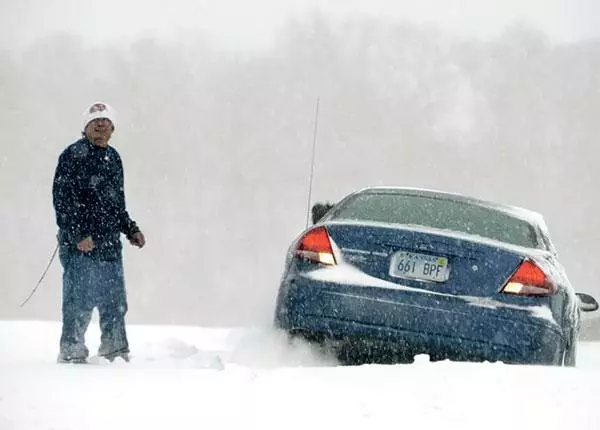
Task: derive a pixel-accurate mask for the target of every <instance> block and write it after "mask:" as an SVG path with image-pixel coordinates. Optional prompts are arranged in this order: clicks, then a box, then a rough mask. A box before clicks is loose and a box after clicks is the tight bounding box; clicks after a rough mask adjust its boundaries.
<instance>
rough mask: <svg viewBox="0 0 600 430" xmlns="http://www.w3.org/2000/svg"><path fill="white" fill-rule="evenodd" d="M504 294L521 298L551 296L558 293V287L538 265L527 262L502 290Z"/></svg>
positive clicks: (524, 262) (523, 263)
mask: <svg viewBox="0 0 600 430" xmlns="http://www.w3.org/2000/svg"><path fill="white" fill-rule="evenodd" d="M502 292H503V293H507V294H516V295H519V296H550V295H552V294H554V293H555V292H556V286H555V285H554V284H553V283H552V282H551V281H550V280H549V279H548V277H547V276H546V274H545V273H544V271H543V270H542V269H540V267H539V266H538V265H537V264H535V263H534V262H533V261H531V260H525V261H523V262H522V263H521V265H520V266H519V267H518V268H517V270H516V271H515V273H513V275H512V276H511V277H510V279H509V280H508V282H507V283H506V285H505V286H504V287H503V288H502Z"/></svg>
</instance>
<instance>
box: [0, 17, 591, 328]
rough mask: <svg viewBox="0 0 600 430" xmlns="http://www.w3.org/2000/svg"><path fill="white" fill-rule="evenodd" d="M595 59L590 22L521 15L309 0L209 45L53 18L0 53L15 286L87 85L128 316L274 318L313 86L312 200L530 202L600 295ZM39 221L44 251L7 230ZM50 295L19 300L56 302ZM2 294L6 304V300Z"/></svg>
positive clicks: (307, 141) (1, 132)
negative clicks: (108, 160) (82, 32)
mask: <svg viewBox="0 0 600 430" xmlns="http://www.w3.org/2000/svg"><path fill="white" fill-rule="evenodd" d="M599 70H600V41H598V40H589V41H584V42H579V43H577V44H571V45H556V44H553V43H552V42H551V41H550V40H549V39H548V38H547V37H546V35H545V34H543V33H541V32H539V31H537V30H535V29H533V28H529V27H525V26H521V25H515V26H513V27H511V28H508V29H506V31H505V32H504V33H503V34H502V35H500V36H498V37H497V38H495V39H490V40H476V39H464V38H457V37H455V36H453V35H451V34H448V33H445V32H443V31H441V30H437V29H435V28H430V27H422V26H416V25H413V24H410V23H403V22H392V21H385V20H384V19H382V18H379V19H375V18H356V19H353V20H348V21H344V22H340V23H334V22H332V21H329V20H328V19H327V18H326V17H324V16H322V15H312V16H310V17H305V18H303V19H297V20H295V21H293V22H290V23H289V24H288V25H287V26H286V27H285V28H284V29H283V30H282V31H281V33H280V34H279V35H278V37H277V38H276V40H275V41H274V42H273V45H272V46H271V47H270V48H269V49H266V50H260V51H258V50H257V51H247V52H236V51H220V50H217V49H216V48H214V46H212V45H211V44H210V43H209V42H208V41H207V40H204V39H203V38H202V37H201V36H198V37H196V38H194V37H191V36H186V37H185V38H184V37H182V38H181V40H178V41H177V42H174V41H166V40H160V39H142V40H138V41H136V42H135V43H132V44H125V43H124V44H121V45H114V46H110V45H105V46H94V47H90V46H86V45H85V44H84V43H83V42H82V41H80V40H78V39H77V38H75V37H73V36H70V35H67V34H55V35H52V36H49V37H46V38H44V39H42V40H39V41H38V42H37V43H36V44H34V45H32V46H30V47H29V48H28V49H27V51H25V52H20V53H19V54H18V55H15V54H13V53H8V52H4V53H1V52H0V136H1V144H0V148H1V150H0V151H1V152H0V184H1V187H0V199H1V202H2V213H1V215H0V216H1V218H0V221H1V222H2V224H3V226H4V227H3V228H4V230H3V231H2V232H3V236H4V237H5V238H6V240H5V241H4V243H3V245H2V247H1V248H0V249H2V251H3V254H4V258H5V261H8V262H12V263H11V264H8V263H7V268H9V267H10V268H9V269H7V270H5V272H4V275H3V276H4V281H5V282H4V283H5V284H6V285H8V286H9V289H8V290H9V298H12V299H13V302H14V301H15V300H17V299H18V298H19V297H21V296H23V295H24V294H23V293H24V291H26V290H27V288H29V285H30V284H32V281H33V280H37V276H38V273H37V272H39V270H38V268H39V269H41V266H42V265H43V263H44V262H45V258H46V254H47V252H48V251H47V248H49V247H52V246H53V243H52V240H53V234H54V229H55V227H54V219H53V212H52V208H51V197H50V187H51V180H52V174H53V169H54V167H55V163H56V158H57V156H58V154H59V152H60V151H61V150H62V149H63V148H64V147H65V146H66V145H68V144H69V143H71V142H72V141H74V140H75V139H77V137H78V136H79V132H80V130H81V124H80V122H79V118H78V115H79V113H80V112H82V111H83V109H85V107H86V106H87V105H89V104H90V103H91V102H93V101H95V100H97V99H101V100H104V101H107V102H108V103H110V104H112V105H114V106H115V107H116V108H117V110H118V111H119V113H120V117H119V118H120V122H119V124H118V126H117V132H116V133H115V136H114V139H113V143H114V145H115V146H116V147H117V148H118V149H119V151H120V152H121V155H122V156H123V158H124V162H125V172H126V186H127V188H128V190H127V192H128V204H129V207H130V211H131V213H132V215H133V216H134V218H136V219H137V220H138V221H139V222H140V224H141V225H142V227H145V229H146V230H147V235H148V236H149V245H150V246H149V247H148V251H145V252H146V255H145V256H144V257H141V256H140V257H138V256H136V257H135V259H133V261H132V262H131V263H130V264H129V266H128V270H129V271H130V274H129V275H128V277H129V278H130V284H132V287H131V288H130V301H132V304H131V315H132V318H133V319H134V320H137V321H145V322H148V321H150V322H178V323H215V324H229V323H246V322H265V321H267V322H268V321H269V320H270V317H271V315H270V312H271V305H272V302H273V300H274V295H275V292H276V289H277V282H278V280H279V275H280V273H281V269H282V264H283V258H284V254H285V251H286V248H287V246H288V244H289V242H290V241H291V240H292V239H293V238H294V236H295V235H296V234H297V233H298V232H299V231H300V230H301V229H302V228H303V227H304V224H305V219H306V213H307V208H306V196H307V192H308V175H309V170H310V155H311V147H312V136H313V126H314V124H313V121H314V111H315V104H316V100H317V98H318V99H319V100H320V114H319V129H318V141H317V153H316V165H315V178H314V180H315V182H314V192H313V196H314V198H315V199H317V200H318V199H320V200H335V199H338V198H340V197H341V196H343V195H344V194H346V193H347V192H349V191H351V190H353V189H355V188H360V187H363V186H366V185H377V184H386V185H409V186H417V187H428V188H437V189H443V190H448V191H455V192H462V193H467V194H472V195H475V196H478V197H482V198H488V199H494V200H498V201H501V202H505V203H512V204H517V205H521V206H524V207H527V208H530V209H534V210H538V211H540V212H541V213H543V214H544V215H545V217H546V220H547V222H548V224H549V227H550V230H551V233H552V234H553V235H554V238H555V242H556V245H557V247H558V250H559V253H560V255H561V256H562V258H563V260H564V261H565V264H566V266H567V270H568V273H569V274H570V275H571V279H572V281H573V282H574V284H575V285H576V286H577V287H579V288H580V289H581V290H584V291H589V292H592V293H596V294H597V295H600V287H599V286H597V285H596V284H595V283H594V282H595V273H594V272H593V270H591V268H592V267H594V261H595V258H596V255H597V253H596V242H597V241H598V239H600V237H599V229H598V227H599V225H600V224H599V222H598V220H597V217H596V213H597V211H598V209H600V207H599V206H600V205H599V204H598V201H597V198H596V195H595V193H594V192H593V190H594V189H595V186H594V184H595V183H596V181H598V180H599V179H600V173H598V170H596V154H597V150H596V140H597V139H596V136H598V135H599V134H600V121H598V114H599V113H600V92H599V91H600V73H598V71H599ZM15 226H17V228H16V229H15V228H14V227H15ZM39 237H43V238H44V241H45V242H44V243H47V244H49V245H48V246H47V247H45V248H44V247H42V249H40V250H39V251H37V250H36V251H32V250H31V249H30V248H28V247H26V246H25V245H15V244H22V243H30V241H31V240H35V239H36V238H39ZM23 255H28V256H29V257H28V258H24V257H23ZM150 261H151V263H150ZM23 273H30V275H28V276H25V277H24V276H23V275H22V274H23ZM24 281H26V282H24ZM52 282H54V283H55V284H56V285H58V284H59V279H58V278H57V277H56V276H55V279H54V280H53V281H52ZM56 293H57V289H56V288H55V289H54V290H51V291H49V292H46V293H44V294H46V296H42V297H44V298H41V299H39V300H40V304H39V305H37V307H36V305H33V307H32V309H31V310H30V311H28V312H29V313H30V314H32V315H33V314H35V315H52V316H55V315H58V309H59V308H58V306H55V303H56V302H57V300H58V294H56ZM166 296H168V300H169V303H170V305H169V308H165V297H166ZM12 304H13V305H14V303H12ZM49 304H52V306H49ZM5 306H6V307H5V308H3V307H2V306H1V305H0V316H1V315H3V314H4V315H9V316H14V315H15V314H16V313H15V312H14V311H13V310H10V309H9V306H8V305H5ZM11 306H12V305H11ZM21 315H22V314H21Z"/></svg>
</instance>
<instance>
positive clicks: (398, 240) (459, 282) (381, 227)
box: [274, 187, 598, 366]
mask: <svg viewBox="0 0 600 430" xmlns="http://www.w3.org/2000/svg"><path fill="white" fill-rule="evenodd" d="M319 208H321V209H322V208H325V210H326V213H325V214H324V215H323V216H322V217H320V215H319V214H317V212H318V210H314V211H313V216H314V217H315V218H314V219H313V222H314V224H313V225H312V226H311V227H309V228H308V229H306V230H305V231H303V232H302V233H301V234H300V235H299V236H298V238H297V239H295V240H294V241H293V243H292V245H291V246H290V248H289V250H288V254H287V258H286V263H285V268H284V273H283V276H282V280H281V285H280V288H279V291H278V295H277V302H276V309H275V318H274V323H275V326H276V328H277V329H280V330H283V331H285V332H287V333H288V334H289V335H290V337H302V338H303V339H306V340H308V341H310V342H313V343H317V344H319V345H323V346H324V347H326V348H328V349H331V350H333V351H334V352H335V353H336V354H337V356H338V358H339V359H340V360H341V361H342V362H344V363H365V362H380V363H396V362H411V361H413V360H414V356H415V355H418V354H428V355H429V357H430V359H431V360H433V361H435V360H444V359H450V360H456V361H492V362H494V361H501V362H505V363H516V364H543V365H565V366H574V365H575V364H576V356H577V339H578V333H579V328H580V314H581V312H582V311H595V310H597V309H598V302H597V301H596V300H595V299H594V298H593V297H592V296H590V295H588V294H584V293H576V292H575V290H574V289H573V287H572V286H571V284H570V283H569V280H568V278H567V275H566V273H565V269H564V268H563V266H562V265H561V263H560V261H559V259H558V257H557V253H556V250H555V248H554V245H553V244H552V241H551V238H550V235H549V233H548V229H547V227H546V224H545V222H544V219H543V217H542V216H541V215H539V214H538V213H535V212H532V211H529V210H525V209H521V208H518V207H514V206H509V205H502V204H497V203H493V202H489V201H482V200H478V199H475V198H471V197H467V196H462V195H458V194H452V193H446V192H440V191H433V190H423V189H415V188H405V187H370V188H365V189H362V190H359V191H356V192H354V193H352V194H350V195H348V196H346V197H345V198H343V199H342V200H341V201H340V202H338V203H337V204H334V205H330V206H329V207H327V206H324V205H319ZM313 209H317V208H313ZM319 217H320V218H319Z"/></svg>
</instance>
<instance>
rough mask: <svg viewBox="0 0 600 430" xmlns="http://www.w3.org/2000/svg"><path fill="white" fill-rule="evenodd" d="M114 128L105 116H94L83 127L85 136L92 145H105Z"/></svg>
mask: <svg viewBox="0 0 600 430" xmlns="http://www.w3.org/2000/svg"><path fill="white" fill-rule="evenodd" d="M113 130H114V127H113V123H112V122H111V121H110V120H109V119H107V118H96V119H93V120H92V121H90V122H89V123H88V125H87V126H86V127H85V130H84V132H85V136H86V137H87V138H88V139H89V140H90V142H92V143H93V144H94V145H98V146H102V147H106V146H108V141H109V140H110V136H111V135H112V133H113Z"/></svg>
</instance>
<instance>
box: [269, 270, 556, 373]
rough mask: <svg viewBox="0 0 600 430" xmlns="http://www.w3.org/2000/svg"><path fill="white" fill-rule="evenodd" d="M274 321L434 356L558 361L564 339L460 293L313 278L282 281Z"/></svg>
mask: <svg viewBox="0 0 600 430" xmlns="http://www.w3.org/2000/svg"><path fill="white" fill-rule="evenodd" d="M275 325H276V327H278V328H280V329H283V330H285V331H287V332H289V333H293V334H300V335H303V336H305V337H307V338H309V339H314V340H324V341H327V342H328V343H329V344H331V345H332V346H334V347H335V348H336V349H340V350H343V351H344V353H353V354H354V353H356V354H358V355H360V354H362V353H367V354H368V355H371V356H372V358H375V357H376V356H377V355H378V352H384V354H382V356H384V357H392V360H394V361H395V360H396V359H397V360H398V361H403V359H404V358H409V359H410V358H412V356H414V355H416V354H429V355H430V356H431V357H432V359H445V358H449V359H453V360H461V361H462V360H466V361H502V362H506V363H521V364H553V365H560V364H561V363H562V354H563V350H564V345H565V341H564V339H563V336H562V335H561V333H560V331H559V328H558V326H557V325H556V323H553V322H552V321H549V320H546V319H543V318H538V317H534V316H532V315H530V313H528V312H527V311H525V310H515V309H493V308H489V307H487V308H486V307H481V306H473V305H472V304H468V303H466V302H465V301H464V300H461V299H459V298H447V297H439V296H437V297H436V296H432V295H430V294H422V293H414V292H413V293H407V292H404V291H389V290H388V291H386V290H383V289H380V288H366V287H357V286H349V285H340V284H335V283H327V282H315V281H313V280H309V279H306V278H302V277H295V278H292V279H287V280H286V281H284V284H283V285H282V286H281V290H280V295H279V297H278V302H277V309H276V314H275Z"/></svg>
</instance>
